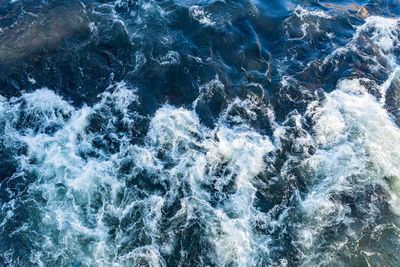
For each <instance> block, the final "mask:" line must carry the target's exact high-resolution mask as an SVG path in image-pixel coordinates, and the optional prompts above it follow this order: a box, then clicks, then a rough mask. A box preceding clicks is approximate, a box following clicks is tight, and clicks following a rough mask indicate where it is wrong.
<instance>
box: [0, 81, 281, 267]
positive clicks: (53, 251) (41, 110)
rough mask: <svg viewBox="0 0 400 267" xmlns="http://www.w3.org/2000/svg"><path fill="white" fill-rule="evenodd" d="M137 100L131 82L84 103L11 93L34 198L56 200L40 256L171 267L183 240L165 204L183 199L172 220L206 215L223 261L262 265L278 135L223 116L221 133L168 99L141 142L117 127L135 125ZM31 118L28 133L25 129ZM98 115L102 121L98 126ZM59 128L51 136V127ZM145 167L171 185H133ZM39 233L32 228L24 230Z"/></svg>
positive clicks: (36, 257) (156, 180)
mask: <svg viewBox="0 0 400 267" xmlns="http://www.w3.org/2000/svg"><path fill="white" fill-rule="evenodd" d="M135 101H137V97H136V96H135V94H134V90H132V89H128V88H127V86H126V84H124V83H118V84H116V85H114V86H112V87H110V88H109V89H108V91H107V92H105V93H103V94H102V95H101V100H100V102H99V103H98V104H96V105H95V106H94V107H86V106H85V107H83V108H80V109H75V108H73V107H72V106H71V105H70V104H69V103H67V102H66V101H64V100H63V99H62V98H61V97H59V96H58V95H56V94H55V93H54V92H52V91H50V90H48V89H40V90H37V91H35V92H33V93H24V94H23V95H22V97H20V98H13V99H11V100H10V101H7V100H6V99H4V98H2V99H1V102H0V103H1V105H0V109H1V110H2V111H4V112H3V113H2V117H1V118H2V120H3V119H5V118H8V119H7V122H6V123H7V125H6V127H7V129H8V130H7V132H5V134H6V135H9V137H8V138H9V142H10V144H9V145H10V146H12V145H13V143H12V142H11V140H14V141H13V142H16V141H18V142H22V143H23V144H25V145H26V153H25V154H24V155H21V156H20V157H19V159H18V160H19V163H18V164H19V171H18V173H26V174H28V173H33V174H32V175H34V176H35V179H34V181H33V182H32V183H31V184H29V185H28V188H27V191H26V192H27V195H26V197H28V198H31V199H35V196H38V195H40V196H41V198H43V199H45V200H46V201H45V202H44V203H43V205H42V206H41V207H40V213H39V214H38V215H36V216H39V217H40V218H39V220H40V221H41V225H38V226H37V228H36V230H35V231H38V233H40V235H41V236H42V237H43V239H41V241H38V242H41V243H40V244H38V246H37V247H35V248H32V254H31V256H30V258H31V261H32V262H35V263H40V262H42V263H43V264H44V262H53V261H59V262H61V263H62V264H72V263H74V262H80V263H81V264H83V265H93V264H94V265H113V266H126V265H137V264H143V263H146V264H149V265H150V266H164V265H165V264H166V263H165V260H164V258H163V256H162V255H164V256H165V255H168V254H169V253H171V250H172V248H173V247H174V245H176V244H175V242H176V239H175V237H174V234H173V229H171V231H167V232H168V235H169V236H167V237H166V239H165V240H164V241H163V242H160V241H159V238H160V235H161V233H160V220H161V219H162V211H161V210H162V209H163V208H164V207H165V206H169V205H171V204H172V203H174V201H176V200H178V201H179V202H180V210H179V211H177V212H176V214H175V216H174V217H173V218H171V219H170V220H171V221H174V220H175V219H177V218H181V219H182V217H181V216H183V214H185V216H186V219H184V221H180V222H179V223H180V224H183V225H184V224H185V220H186V221H187V222H189V221H190V220H192V219H193V220H200V222H201V223H202V224H203V225H204V227H205V228H204V233H205V237H204V238H205V240H206V242H208V243H209V244H210V245H211V246H213V247H214V248H215V251H214V252H213V253H214V254H215V255H214V256H212V255H210V257H215V258H214V261H216V262H218V264H220V265H224V264H235V265H240V266H252V265H254V264H256V262H257V261H258V260H260V259H258V258H257V257H258V251H259V250H260V249H262V250H267V248H266V247H261V246H260V244H258V243H256V242H255V240H256V233H255V231H254V229H253V223H254V221H255V220H257V218H258V217H259V215H258V212H257V210H256V209H255V207H254V206H253V201H254V198H255V193H256V188H255V186H254V185H253V183H254V181H253V179H254V178H255V177H256V176H257V175H258V174H259V173H260V172H262V171H263V170H264V169H265V168H266V164H267V154H268V153H270V152H271V151H273V150H274V146H273V145H272V143H271V142H270V140H269V138H268V137H266V136H263V135H260V134H258V133H257V132H255V131H254V130H253V129H251V128H249V127H248V126H246V125H245V124H243V125H240V124H239V125H237V126H235V127H230V126H228V124H225V122H224V118H223V117H221V120H220V122H219V124H218V126H217V127H216V128H215V129H208V128H206V127H204V126H202V125H201V123H200V122H199V119H198V117H197V115H196V113H195V112H194V111H192V110H187V109H183V108H175V107H172V106H168V105H165V106H163V107H161V108H160V109H159V110H158V111H157V112H156V113H155V115H154V117H153V118H152V119H151V122H150V129H149V131H148V134H147V137H146V142H145V144H144V145H142V146H137V145H132V144H130V141H131V140H130V137H129V135H128V134H123V133H121V132H118V131H117V128H116V127H117V125H119V123H122V125H125V126H127V127H129V128H131V127H134V125H135V121H136V119H137V118H138V115H137V114H136V113H135V112H134V111H132V110H131V109H130V107H131V105H132V103H134V102H135ZM237 104H239V102H237ZM21 115H23V116H22V118H23V123H25V124H26V125H27V126H26V128H27V129H28V130H25V131H22V132H21V131H19V132H18V130H17V129H16V126H17V125H18V124H19V123H20V122H19V121H17V119H20V117H21ZM95 118H97V120H100V121H98V122H95V125H92V124H93V119H95ZM102 120H105V121H104V122H102ZM236 120H237V121H238V122H239V118H237V119H236ZM54 125H57V127H56V128H55V129H54V130H53V131H51V132H48V130H47V127H50V126H54ZM29 127H30V128H29ZM91 127H99V130H95V131H94V130H91V129H92V128H91ZM119 127H121V126H119ZM2 130H4V129H2ZM15 132H18V134H17V135H15V134H14V133H15ZM11 135H12V136H11ZM99 138H100V139H99ZM105 138H111V139H112V140H114V141H115V142H116V143H118V144H119V145H118V147H117V148H116V150H115V151H114V152H109V151H107V150H105V149H103V148H101V146H100V147H98V145H95V144H97V143H96V142H99V140H103V141H104V140H105ZM160 153H162V154H164V157H163V158H159V154H160ZM166 164H169V165H171V166H170V167H169V168H166V166H165V165H166ZM121 168H128V169H127V170H125V171H122V172H121V171H120V169H121ZM221 171H222V173H221ZM143 172H146V175H148V176H149V177H148V178H147V179H150V180H149V182H150V183H153V184H154V185H158V186H161V187H160V189H159V190H155V189H154V188H152V187H149V188H147V187H141V186H140V184H137V185H135V186H133V187H132V183H133V184H135V183H138V182H140V179H141V178H140V176H139V174H141V173H143ZM11 179H18V178H17V176H15V177H14V178H11ZM166 184H168V186H166ZM207 188H208V189H207ZM153 190H154V191H153ZM179 191H181V192H183V196H181V195H180V193H179ZM141 192H147V193H145V195H141ZM163 192H164V193H163ZM215 203H219V204H218V205H216V204H215ZM9 204H10V205H9V207H11V203H9ZM6 206H7V205H3V208H2V209H4V208H6ZM4 212H6V211H5V210H4ZM7 214H9V216H8V217H7V218H5V219H4V220H5V222H2V223H1V225H3V226H4V225H5V224H7V221H8V220H11V219H12V216H14V215H13V210H12V209H10V210H9V211H8V213H7ZM180 214H181V215H180ZM174 218H175V219H174ZM4 220H3V221H4ZM111 222H113V223H117V225H116V226H111V225H112V224H111V225H110V223H111ZM126 223H128V224H126ZM118 225H119V226H118ZM111 229H114V230H113V231H115V233H114V237H113V238H110V233H109V231H110V230H111ZM29 230H30V229H29V227H27V226H26V225H22V226H21V227H19V228H18V229H17V230H16V231H15V233H16V234H17V233H18V234H20V235H24V234H28V233H27V232H28V231H29ZM54 231H56V232H57V233H58V234H57V235H54V233H53V232H54ZM141 237H145V240H148V241H146V242H144V241H140V238H141ZM143 242H144V243H143ZM10 253H12V252H10ZM68 255H73V257H72V258H71V256H68ZM71 261H72V262H71Z"/></svg>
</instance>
